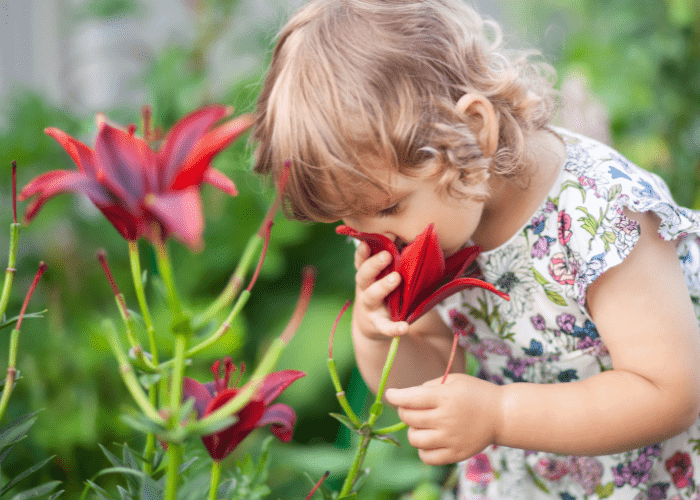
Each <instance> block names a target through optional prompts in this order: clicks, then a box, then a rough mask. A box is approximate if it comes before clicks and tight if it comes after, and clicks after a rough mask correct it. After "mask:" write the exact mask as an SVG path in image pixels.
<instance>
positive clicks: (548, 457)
mask: <svg viewBox="0 0 700 500" xmlns="http://www.w3.org/2000/svg"><path fill="white" fill-rule="evenodd" d="M554 131H555V132H556V133H558V134H559V135H560V136H561V137H562V139H564V141H565V143H566V146H567V156H568V158H567V160H566V163H565V165H564V167H563V170H562V172H561V173H560V175H559V177H558V179H557V181H556V182H555V184H554V186H553V187H552V189H551V191H550V192H549V194H548V196H547V199H546V200H545V201H544V202H543V204H542V205H541V206H540V207H539V209H538V210H537V211H536V212H535V213H534V214H533V216H532V217H531V219H530V221H529V222H528V223H527V225H526V226H525V227H523V228H522V229H521V230H520V231H519V232H518V233H517V234H515V235H514V236H513V237H512V238H511V239H510V240H509V241H508V242H507V243H505V244H504V245H502V246H500V247H498V248H496V249H494V250H491V251H488V252H484V253H482V254H481V255H480V256H479V257H478V258H477V262H478V264H479V266H480V267H481V271H482V272H483V274H484V279H485V280H486V281H488V282H490V283H493V284H495V285H496V286H497V287H498V288H499V289H500V290H502V291H504V292H507V293H508V294H510V297H511V301H510V302H506V301H504V300H503V299H501V298H499V297H497V296H495V295H494V294H491V293H489V292H486V291H484V290H482V289H479V288H475V289H472V290H466V291H464V292H462V293H459V294H457V295H453V296H452V297H450V298H448V299H447V300H445V301H444V302H443V303H442V304H441V305H440V306H438V311H439V312H440V314H441V316H442V317H443V319H444V320H445V321H446V322H447V323H448V324H449V325H451V327H452V328H453V330H454V331H455V333H458V334H460V343H461V345H463V346H464V347H465V348H466V350H467V351H468V352H469V353H471V354H472V355H473V356H475V357H476V358H477V359H478V360H479V361H480V362H481V372H480V377H481V378H484V379H485V380H489V381H492V382H494V383H497V384H509V383H512V382H534V383H543V384H558V383H566V382H570V381H573V380H582V379H585V378H588V377H591V376H593V375H595V374H596V373H600V372H601V371H604V370H610V369H611V368H612V363H611V360H610V355H609V354H608V352H607V349H606V347H605V344H604V343H603V342H602V341H601V339H600V337H599V336H598V332H597V331H596V327H595V324H593V322H592V320H591V317H590V315H589V314H588V311H587V309H586V307H585V298H586V289H587V287H588V285H590V284H591V283H592V282H593V281H594V280H595V279H596V278H597V277H598V276H600V275H601V274H602V273H604V272H605V271H607V270H608V269H610V268H611V267H613V266H615V265H617V264H619V263H620V262H622V260H623V259H624V258H625V257H626V256H627V255H628V254H629V253H630V251H631V250H632V248H633V247H634V244H635V243H636V241H637V240H638V238H639V234H640V229H639V225H638V223H637V222H635V221H633V220H631V219H629V218H627V217H626V216H625V215H624V213H623V208H625V207H626V208H627V209H629V210H631V211H636V212H647V211H653V212H654V213H656V214H657V215H658V216H659V218H660V219H661V225H660V227H659V235H660V236H661V237H662V238H664V239H665V240H675V241H676V242H677V243H678V246H677V249H678V258H679V260H680V263H681V266H682V268H683V272H684V273H685V277H686V281H687V284H688V290H689V291H690V296H691V298H692V301H693V304H694V307H695V312H696V316H698V317H699V318H700V272H699V271H700V237H699V236H698V234H699V233H700V213H695V212H693V211H691V210H687V209H684V208H681V207H679V206H677V205H676V204H675V203H674V201H673V199H672V198H671V194H670V193H669V191H668V188H667V187H666V185H665V184H664V182H663V181H662V180H661V179H659V178H658V177H657V176H655V175H653V174H651V173H649V172H647V171H645V170H642V169H640V168H639V167H637V166H635V165H632V164H630V163H629V162H628V161H627V160H626V159H625V158H622V157H621V156H620V155H619V154H618V153H616V152H615V151H614V150H612V149H610V148H608V147H607V146H604V145H602V144H600V143H598V142H596V141H593V140H591V139H588V138H585V137H582V136H579V135H576V134H572V133H570V132H567V131H564V130H561V129H554ZM467 318H468V319H467ZM658 341H659V342H663V341H664V339H663V338H661V337H660V338H659V340H658ZM698 369H699V370H700V367H698ZM475 404H478V403H475ZM696 468H700V420H698V421H697V422H696V423H695V424H694V425H693V426H692V427H691V429H690V430H688V431H687V432H684V433H683V434H680V435H679V436H676V437H674V438H672V439H669V440H667V441H664V442H662V443H658V444H654V445H653V446H645V447H644V448H641V449H637V450H632V451H629V452H625V453H617V454H614V455H607V456H598V457H575V456H561V455H555V454H551V453H542V452H537V451H528V450H518V449H511V448H506V447H497V446H491V447H489V448H488V449H486V450H484V451H483V452H482V453H480V454H478V455H476V456H475V457H473V458H471V459H469V460H467V461H465V462H462V463H461V464H460V491H459V495H460V496H459V498H461V499H479V500H487V499H488V500H497V499H498V500H519V499H528V500H529V499H556V500H584V499H599V498H600V499H602V498H614V499H624V500H641V499H644V500H647V499H648V500H661V499H669V500H671V499H673V500H680V499H696V500H698V499H700V486H697V485H696V482H695V478H694V471H695V470H696Z"/></svg>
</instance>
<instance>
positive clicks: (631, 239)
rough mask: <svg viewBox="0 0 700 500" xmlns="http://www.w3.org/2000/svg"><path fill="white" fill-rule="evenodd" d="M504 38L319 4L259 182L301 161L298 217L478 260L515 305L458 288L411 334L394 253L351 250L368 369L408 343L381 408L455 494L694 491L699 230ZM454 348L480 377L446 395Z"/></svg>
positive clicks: (260, 124) (479, 26)
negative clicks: (397, 304) (473, 253)
mask: <svg viewBox="0 0 700 500" xmlns="http://www.w3.org/2000/svg"><path fill="white" fill-rule="evenodd" d="M499 42H500V33H499V29H498V27H497V26H495V25H494V24H493V23H490V22H487V21H484V20H482V19H481V18H480V17H479V15H477V14H476V13H475V12H474V11H473V10H472V9H470V8H469V7H467V6H466V5H464V4H463V3H461V1H460V0H311V1H310V2H309V3H308V4H306V5H305V6H304V7H303V8H302V9H301V10H300V11H299V12H298V13H297V14H296V15H294V16H293V17H292V18H291V20H290V21H289V22H288V23H287V25H286V26H285V27H284V29H283V30H282V32H281V35H280V38H279V41H278V44H277V46H276V48H275V51H274V55H273V59H272V63H271V67H270V71H269V74H268V76H267V79H266V80H265V83H264V87H263V90H262V93H261V96H260V99H259V103H258V104H259V110H258V116H257V120H256V124H255V129H254V137H255V139H256V140H257V141H258V142H259V146H258V150H257V160H256V161H257V164H256V167H255V168H256V171H258V172H261V173H265V174H268V173H269V174H271V175H272V176H278V175H279V173H280V170H281V168H282V166H283V164H284V163H285V161H286V160H290V162H291V174H290V179H289V183H288V184H287V189H286V197H287V211H288V213H289V214H291V216H292V217H294V218H296V219H300V220H310V221H322V222H333V221H337V220H339V219H342V220H343V222H344V223H345V224H347V225H349V226H352V227H353V228H355V229H357V230H358V231H363V232H372V233H381V234H384V235H386V236H387V237H389V238H390V239H392V240H393V241H395V242H396V244H397V245H398V246H399V247H400V248H401V247H403V246H404V245H405V244H407V243H409V242H411V241H412V240H413V239H414V238H415V237H416V236H417V235H418V234H420V232H422V231H423V230H424V229H425V228H426V226H427V225H428V224H430V223H434V224H435V228H436V231H437V234H438V236H439V240H440V243H441V247H442V248H443V250H444V252H445V254H446V255H451V254H452V253H454V252H455V251H457V250H458V249H459V248H461V247H463V246H465V245H472V244H478V245H480V246H482V247H483V250H484V251H483V253H482V254H481V255H480V256H479V257H478V259H477V262H478V263H479V266H480V268H481V271H482V272H483V275H484V277H485V279H486V281H488V282H490V283H493V284H494V285H496V286H497V287H498V288H499V289H500V290H502V291H504V292H507V293H508V294H509V295H510V297H511V300H510V301H509V302H506V301H504V300H503V299H501V298H499V297H496V296H495V295H493V294H490V293H488V292H485V291H484V290H481V289H478V288H477V289H473V290H468V291H465V292H462V293H460V294H458V295H454V296H452V297H450V298H449V299H447V300H446V301H445V302H444V303H443V304H442V305H441V306H439V307H438V308H436V309H434V310H433V311H431V312H430V313H428V314H426V315H425V316H423V317H422V318H420V319H419V320H417V321H416V322H415V323H413V324H411V325H410V326H409V325H407V324H406V323H404V322H392V321H390V319H389V314H388V311H387V309H386V307H385V305H384V298H385V297H386V296H387V294H388V293H389V292H390V291H391V290H393V289H394V288H395V287H396V286H397V285H398V279H399V277H398V275H397V273H392V274H389V275H387V276H386V277H383V278H381V279H379V280H378V279H377V276H378V275H379V274H380V272H381V271H382V269H383V268H384V267H386V265H387V264H388V263H389V258H390V256H389V255H388V253H387V252H381V253H378V254H376V255H371V256H370V255H369V253H370V252H369V249H368V247H367V245H366V244H360V245H359V246H358V248H357V251H356V253H355V267H356V268H357V279H356V300H355V306H354V312H353V323H352V335H353V341H354V345H355V354H356V357H357V363H358V366H359V369H360V371H361V373H362V376H363V377H364V379H365V380H366V382H367V384H368V385H369V386H370V388H372V389H373V390H374V389H376V387H377V384H378V380H379V377H380V373H381V369H382V366H383V363H384V360H385V357H386V353H387V350H388V347H389V344H390V341H391V338H392V337H393V336H396V335H402V340H401V342H400V346H399V352H398V355H397V358H396V361H395V363H394V365H393V369H392V373H391V376H390V379H389V386H391V387H393V389H389V390H388V391H387V392H386V399H387V401H388V402H389V403H391V404H393V405H395V406H397V407H398V411H399V416H400V417H401V419H402V420H403V421H404V422H406V424H408V426H409V430H408V439H409V441H410V443H411V444H412V445H413V446H414V447H416V448H417V449H418V452H419V456H420V458H421V459H422V460H423V461H424V462H426V463H428V464H447V463H453V462H460V461H461V464H460V467H461V473H460V497H461V498H479V499H484V498H488V499H492V500H495V499H507V500H513V499H519V498H522V499H535V498H555V499H562V500H573V499H577V500H582V499H584V498H587V499H592V498H614V499H629V500H632V499H635V500H636V499H647V498H648V499H662V498H673V499H680V498H683V499H691V498H692V499H697V498H700V488H699V487H697V486H696V483H695V480H694V477H693V474H694V470H695V467H700V425H699V421H698V413H699V412H700V376H699V372H700V332H699V329H698V313H700V308H698V307H697V305H698V303H699V302H698V301H699V299H700V276H699V272H698V270H699V269H700V238H699V237H698V234H699V233H700V217H699V216H698V215H697V214H695V213H693V212H691V211H689V210H686V209H683V208H680V207H678V206H677V205H676V204H675V203H674V202H673V200H672V199H671V196H670V194H669V192H668V189H667V188H666V186H665V185H664V183H663V182H662V181H661V180H660V179H659V178H658V177H656V176H654V175H652V174H650V173H648V172H646V171H643V170H641V169H639V168H638V167H636V166H634V165H632V164H630V163H629V162H628V161H627V160H625V159H624V158H622V157H621V156H620V155H619V154H617V153H616V152H615V151H613V150H612V149H610V148H608V147H606V146H603V145H602V144H600V143H597V142H595V141H593V140H591V139H587V138H585V137H582V136H579V135H576V134H573V133H570V132H568V131H566V130H562V129H558V128H554V127H551V126H550V125H549V124H548V123H549V121H550V118H551V116H552V113H553V111H554V91H553V90H552V85H551V83H550V80H551V79H550V75H551V73H552V72H551V69H550V68H548V67H547V66H545V65H542V64H536V63H534V62H532V61H531V58H530V56H531V54H527V53H521V54H517V53H516V54H514V53H509V52H507V51H505V50H503V49H502V48H501V46H500V43H499ZM621 91H624V90H622V89H621ZM453 334H458V335H460V344H461V348H462V349H463V350H464V351H466V352H468V353H471V354H472V355H473V356H475V357H476V358H478V360H479V361H480V362H481V371H480V373H479V377H478V378H477V377H472V376H469V375H466V374H465V363H464V360H462V361H461V362H455V364H454V366H453V368H454V369H453V372H454V373H452V374H450V376H449V377H448V379H447V381H446V383H445V384H444V385H440V376H441V375H442V372H443V370H444V369H445V365H446V361H447V358H448V355H449V353H450V348H451V344H452V339H453ZM516 382H517V383H516Z"/></svg>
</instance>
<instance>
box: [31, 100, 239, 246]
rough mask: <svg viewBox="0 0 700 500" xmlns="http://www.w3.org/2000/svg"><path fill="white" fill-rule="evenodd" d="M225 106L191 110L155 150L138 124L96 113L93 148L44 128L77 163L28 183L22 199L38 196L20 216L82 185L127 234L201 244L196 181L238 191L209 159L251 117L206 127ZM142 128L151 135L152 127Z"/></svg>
mask: <svg viewBox="0 0 700 500" xmlns="http://www.w3.org/2000/svg"><path fill="white" fill-rule="evenodd" d="M146 114H147V113H144V117H145V115H146ZM230 114H231V109H230V108H228V107H225V106H210V107H206V108H202V109H199V110H197V111H194V112H192V113H190V114H189V115H187V116H186V117H185V118H183V119H182V120H180V121H179V122H178V123H176V124H175V126H174V127H173V128H172V129H171V130H170V132H169V133H168V134H167V135H166V137H165V139H164V141H163V142H162V145H161V146H160V149H159V150H158V151H154V150H153V149H151V148H150V146H149V144H150V140H149V141H147V140H144V139H142V138H139V137H136V136H134V135H133V133H134V130H135V127H133V126H132V127H129V129H128V130H122V129H121V128H119V127H116V126H113V125H111V124H110V123H108V122H107V121H106V119H105V118H104V116H103V115H101V114H99V115H98V116H97V126H98V130H99V132H98V134H97V139H96V141H95V149H94V150H93V149H90V148H89V147H87V146H86V145H85V144H83V143H82V142H80V141H78V140H76V139H74V138H73V137H71V136H69V135H68V134H66V133H65V132H62V131H61V130H58V129H56V128H47V129H46V130H45V132H46V133H47V134H48V135H50V136H51V137H53V138H54V139H56V141H58V143H59V144H60V145H61V146H62V147H63V149H65V150H66V152H67V153H68V154H69V155H70V156H71V158H72V159H73V161H74V162H75V163H76V164H77V166H78V171H74V170H52V171H50V172H46V173H44V174H41V175H39V176H38V177H36V178H34V179H33V180H32V181H31V182H30V183H29V184H27V185H26V186H25V187H24V189H23V190H22V192H21V193H20V199H22V200H24V199H27V198H29V197H32V196H35V195H37V198H36V199H35V200H34V201H33V203H32V204H31V205H30V206H29V207H27V211H26V213H25V223H28V222H29V221H30V220H32V219H33V218H34V216H35V215H36V214H37V213H38V212H39V210H40V209H41V207H42V206H43V205H44V203H46V201H48V200H49V199H51V198H52V197H54V196H56V195H57V194H60V193H65V192H74V193H83V194H85V195H86V196H87V197H88V198H89V199H90V200H91V201H92V202H93V203H94V204H95V205H96V206H97V208H99V209H100V211H102V213H103V214H104V215H105V217H107V219H108V220H109V221H110V222H111V223H112V225H113V226H114V227H115V228H116V229H117V231H119V233H120V234H121V235H122V236H123V237H124V238H125V239H127V240H130V241H135V240H137V239H139V238H140V237H142V236H144V237H147V238H149V239H152V240H156V239H165V238H167V237H168V236H170V235H171V234H173V235H176V236H177V237H178V238H179V239H181V240H182V241H183V242H184V243H186V244H187V245H188V246H190V248H193V249H196V248H198V247H200V246H201V237H202V232H203V231H204V217H203V215H202V206H201V199H200V195H199V191H198V188H199V185H200V184H201V183H202V182H207V183H209V184H212V185H214V186H215V187H217V188H219V189H221V190H222V191H224V192H226V193H227V194H229V195H231V196H235V195H236V194H237V191H236V186H235V185H234V184H233V182H232V181H231V180H230V179H229V178H228V177H226V176H225V175H224V174H223V173H221V172H220V171H218V170H216V169H214V168H211V167H210V166H209V163H210V162H211V160H212V159H213V158H214V156H216V155H217V154H218V153H219V152H221V150H223V149H224V148H225V147H226V146H228V145H229V144H230V143H231V142H232V141H233V140H234V139H236V138H237V137H239V136H240V135H241V134H242V133H243V132H245V131H246V129H248V127H250V125H251V123H252V117H251V116H250V115H242V116H239V117H237V118H235V119H233V120H231V121H229V122H227V123H225V124H224V125H222V126H220V127H218V128H215V129H213V130H210V129H211V127H212V126H213V125H214V124H215V123H216V122H218V121H219V120H221V119H222V118H223V117H225V116H228V115H230ZM144 121H145V122H147V121H148V120H144ZM144 135H145V136H146V138H147V139H150V137H151V131H150V130H145V131H144ZM154 223H155V224H156V227H157V228H158V230H157V231H156V232H155V233H154V232H153V229H152V228H153V225H154Z"/></svg>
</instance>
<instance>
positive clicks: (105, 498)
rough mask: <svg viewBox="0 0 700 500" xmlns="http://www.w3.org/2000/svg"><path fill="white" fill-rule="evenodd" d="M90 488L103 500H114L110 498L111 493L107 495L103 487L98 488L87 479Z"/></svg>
mask: <svg viewBox="0 0 700 500" xmlns="http://www.w3.org/2000/svg"><path fill="white" fill-rule="evenodd" d="M85 482H86V483H87V484H88V485H90V487H91V488H92V489H93V490H94V491H95V493H97V495H98V496H99V497H100V498H102V499H103V500H114V499H113V498H112V497H110V496H109V493H107V492H106V491H105V490H104V489H102V488H101V487H99V486H97V485H96V484H95V483H93V482H92V481H90V480H89V479H87V480H86V481H85Z"/></svg>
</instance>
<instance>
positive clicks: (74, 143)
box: [44, 127, 96, 176]
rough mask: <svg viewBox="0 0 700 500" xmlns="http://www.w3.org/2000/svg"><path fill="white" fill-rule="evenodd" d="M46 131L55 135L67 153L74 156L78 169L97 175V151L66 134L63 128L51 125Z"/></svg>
mask: <svg viewBox="0 0 700 500" xmlns="http://www.w3.org/2000/svg"><path fill="white" fill-rule="evenodd" d="M44 133H46V134H47V135H49V136H51V137H53V138H54V139H55V140H56V141H57V142H58V143H59V144H60V145H61V146H62V147H63V149H65V150H66V153H68V154H69V155H70V157H71V158H73V161H74V162H75V164H76V165H77V166H78V170H80V171H81V172H86V173H88V174H90V175H92V176H94V175H95V172H96V168H95V152H94V151H93V150H92V149H90V148H89V147H87V146H86V145H85V144H83V143H82V142H80V141H79V140H77V139H74V138H73V137H71V136H70V135H68V134H66V133H65V132H64V131H63V130H58V129H57V128H54V127H49V128H46V129H44Z"/></svg>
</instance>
